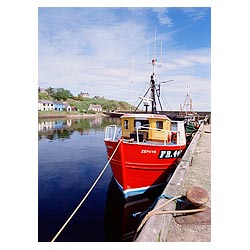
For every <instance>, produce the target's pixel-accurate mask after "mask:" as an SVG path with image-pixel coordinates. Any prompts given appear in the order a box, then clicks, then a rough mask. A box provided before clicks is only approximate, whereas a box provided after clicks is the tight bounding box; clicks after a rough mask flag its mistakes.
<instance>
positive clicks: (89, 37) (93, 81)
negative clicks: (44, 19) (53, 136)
mask: <svg viewBox="0 0 250 250" xmlns="http://www.w3.org/2000/svg"><path fill="white" fill-rule="evenodd" d="M105 11H106V10H101V9H100V10H99V11H98V12H97V13H98V14H97V15H96V16H95V17H91V18H90V19H88V17H89V15H90V14H91V13H87V14H86V16H85V18H86V20H85V19H84V20H81V21H79V22H80V23H81V25H79V24H78V25H77V22H76V20H79V19H77V17H74V18H75V21H72V20H70V21H69V22H68V23H67V25H68V26H70V28H69V29H66V27H65V26H62V24H58V25H59V26H58V27H60V28H58V29H56V27H54V29H55V32H54V33H53V32H52V35H50V36H41V37H40V40H39V41H40V42H39V84H40V85H41V87H50V86H51V87H55V88H56V87H63V88H65V89H69V90H70V91H71V92H72V93H73V94H74V95H77V94H78V93H79V92H81V91H83V92H89V94H90V95H91V96H93V95H103V96H105V97H106V98H109V99H119V100H125V101H128V102H130V98H131V97H130V90H131V80H132V79H131V78H132V69H131V67H132V51H133V39H134V37H133V33H134V31H133V28H134V27H135V33H136V36H135V54H134V83H133V89H134V93H133V100H134V103H135V102H136V98H137V97H138V96H139V95H141V92H142V90H143V89H145V86H147V85H146V84H145V82H149V77H150V74H151V70H152V66H150V65H149V64H147V63H146V61H147V59H148V58H147V42H152V40H153V38H152V36H150V35H149V34H148V24H147V23H146V22H139V21H138V22H136V19H134V20H127V19H126V20H125V21H116V22H113V23H112V22H111V23H112V25H111V24H110V25H108V26H107V25H102V23H99V21H98V22H97V20H100V19H102V18H103V17H104V16H106V14H105ZM133 11H134V13H136V12H138V9H137V10H135V9H133ZM146 11H148V10H146ZM154 12H155V13H156V14H157V17H158V19H159V22H162V23H164V20H163V19H161V18H163V17H167V9H165V8H156V9H154ZM104 14H105V15H104ZM143 14H145V10H141V11H140V18H141V16H143ZM78 15H80V13H78ZM66 18H67V19H68V18H69V17H68V16H66ZM109 18H110V19H109V20H107V19H105V20H104V23H105V24H106V23H110V21H111V20H112V21H114V20H115V19H116V18H117V17H115V16H114V15H113V14H112V13H111V14H110V17H109ZM87 20H89V22H87ZM48 21H51V20H48ZM57 22H58V23H60V22H59V21H58V20H57ZM165 22H166V25H172V24H171V23H172V20H169V21H167V19H165ZM96 23H98V24H99V25H96ZM167 23H168V24H167ZM61 26H62V27H61ZM42 30H43V32H45V31H44V28H43V29H42ZM46 32H47V33H49V32H51V31H49V30H47V31H46ZM151 33H154V30H153V31H152V32H151ZM159 37H161V38H165V39H172V38H171V37H169V36H168V32H166V34H162V33H160V34H159ZM157 41H158V40H157ZM157 46H158V47H159V45H157ZM149 59H151V58H149ZM162 61H163V65H162V67H161V68H159V69H158V72H159V76H158V79H159V81H164V80H168V79H174V80H175V81H174V83H173V84H171V85H168V93H171V96H169V97H168V98H170V100H169V103H170V104H172V105H171V106H172V108H173V109H179V104H180V103H182V102H183V100H184V97H185V94H186V93H185V91H186V84H187V82H186V81H189V82H190V84H192V85H193V86H195V88H194V89H193V91H194V93H196V92H199V90H200V91H204V93H205V91H209V89H210V49H206V48H205V49H199V50H192V51H190V50H182V51H168V52H167V57H164V56H163V59H162ZM201 72H207V73H201ZM202 74H203V75H202ZM191 82H192V83H191ZM198 83H199V84H200V85H199V84H198ZM201 95H203V94H201ZM204 95H205V94H204ZM207 96H208V101H206V102H205V103H206V104H207V105H208V106H209V98H210V96H209V94H208V95H207ZM204 100H205V99H204ZM201 108H202V107H201ZM203 108H204V109H206V107H205V104H204V106H203Z"/></svg>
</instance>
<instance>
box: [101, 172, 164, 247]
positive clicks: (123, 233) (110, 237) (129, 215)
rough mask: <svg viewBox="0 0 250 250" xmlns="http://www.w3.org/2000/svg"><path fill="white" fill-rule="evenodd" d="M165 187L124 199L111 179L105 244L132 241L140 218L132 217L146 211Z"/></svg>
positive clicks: (105, 222) (106, 212)
mask: <svg viewBox="0 0 250 250" xmlns="http://www.w3.org/2000/svg"><path fill="white" fill-rule="evenodd" d="M164 187H165V186H159V187H157V188H154V189H149V190H148V191H146V192H145V193H144V194H142V195H137V196H132V197H128V198H127V199H125V198H124V196H123V193H122V191H121V190H120V189H119V188H118V186H117V184H116V182H115V180H114V178H113V177H112V179H111V181H110V184H109V188H108V195H107V203H106V208H105V218H104V228H105V235H106V241H107V242H121V241H127V242H131V241H133V238H134V236H135V233H136V229H137V227H138V226H139V224H140V222H141V220H142V217H140V216H138V215H137V216H133V214H135V213H138V212H143V211H145V210H146V209H148V208H149V207H150V206H151V205H152V204H153V203H154V202H155V200H156V199H157V197H159V196H160V195H161V193H162V191H163V189H164Z"/></svg>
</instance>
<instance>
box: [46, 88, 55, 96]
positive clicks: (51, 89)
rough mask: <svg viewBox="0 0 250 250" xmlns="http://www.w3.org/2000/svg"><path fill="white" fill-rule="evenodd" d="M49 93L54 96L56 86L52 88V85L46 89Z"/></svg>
mask: <svg viewBox="0 0 250 250" xmlns="http://www.w3.org/2000/svg"><path fill="white" fill-rule="evenodd" d="M46 91H47V93H48V95H49V96H53V94H54V93H55V89H54V88H51V87H48V88H47V89H46Z"/></svg>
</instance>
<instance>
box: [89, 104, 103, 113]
mask: <svg viewBox="0 0 250 250" xmlns="http://www.w3.org/2000/svg"><path fill="white" fill-rule="evenodd" d="M89 110H92V111H95V112H101V111H102V106H101V105H99V104H90V106H89Z"/></svg>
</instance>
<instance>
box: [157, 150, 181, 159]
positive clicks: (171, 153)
mask: <svg viewBox="0 0 250 250" xmlns="http://www.w3.org/2000/svg"><path fill="white" fill-rule="evenodd" d="M181 152H182V150H181V149H180V150H161V151H160V153H159V155H158V158H159V159H166V158H176V157H178V156H179V155H180V154H181Z"/></svg>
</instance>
